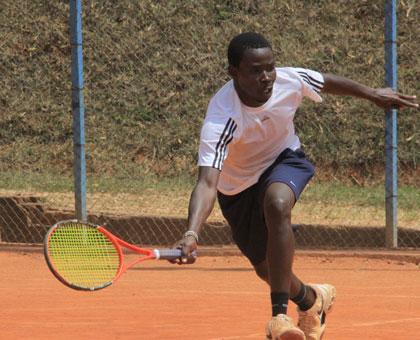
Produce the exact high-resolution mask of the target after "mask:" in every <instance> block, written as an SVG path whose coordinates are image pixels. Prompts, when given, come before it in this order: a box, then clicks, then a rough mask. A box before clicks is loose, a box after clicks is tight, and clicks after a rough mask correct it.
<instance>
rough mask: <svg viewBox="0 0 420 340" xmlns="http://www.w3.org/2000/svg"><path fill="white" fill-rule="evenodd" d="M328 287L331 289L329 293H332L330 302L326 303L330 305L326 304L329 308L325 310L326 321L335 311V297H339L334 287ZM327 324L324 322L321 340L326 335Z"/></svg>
mask: <svg viewBox="0 0 420 340" xmlns="http://www.w3.org/2000/svg"><path fill="white" fill-rule="evenodd" d="M328 286H329V287H330V289H329V291H330V292H331V294H330V300H329V301H326V302H328V304H327V303H326V305H327V308H325V309H324V313H325V317H324V319H326V317H327V315H328V314H330V313H331V311H332V309H333V305H334V300H335V297H336V295H337V290H336V289H335V287H334V286H332V285H328ZM325 322H326V321H325V320H324V325H323V326H322V333H321V335H320V337H319V339H320V340H322V338H323V337H324V334H325V326H326V324H325Z"/></svg>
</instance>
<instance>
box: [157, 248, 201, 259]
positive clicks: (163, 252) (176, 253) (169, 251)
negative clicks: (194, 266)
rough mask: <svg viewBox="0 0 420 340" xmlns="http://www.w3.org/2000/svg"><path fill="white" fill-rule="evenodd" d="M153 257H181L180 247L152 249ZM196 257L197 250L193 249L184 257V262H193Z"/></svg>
mask: <svg viewBox="0 0 420 340" xmlns="http://www.w3.org/2000/svg"><path fill="white" fill-rule="evenodd" d="M153 252H154V254H155V257H156V259H157V260H177V259H180V258H181V257H182V251H181V249H177V248H161V249H153ZM196 258H197V252H196V251H193V253H192V254H191V255H190V256H188V257H187V258H186V262H185V263H193V262H195V259H196Z"/></svg>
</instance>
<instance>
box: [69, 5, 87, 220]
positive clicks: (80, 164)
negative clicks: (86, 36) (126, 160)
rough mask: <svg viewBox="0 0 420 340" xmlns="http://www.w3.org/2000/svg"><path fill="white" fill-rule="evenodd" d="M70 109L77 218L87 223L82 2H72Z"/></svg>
mask: <svg viewBox="0 0 420 340" xmlns="http://www.w3.org/2000/svg"><path fill="white" fill-rule="evenodd" d="M70 40H71V80H72V96H71V107H72V115H73V148H74V163H73V167H74V193H75V208H76V218H77V219H79V220H82V221H86V219H87V212H86V159H85V122H84V119H85V112H84V111H85V109H84V100H83V50H82V6H81V0H70Z"/></svg>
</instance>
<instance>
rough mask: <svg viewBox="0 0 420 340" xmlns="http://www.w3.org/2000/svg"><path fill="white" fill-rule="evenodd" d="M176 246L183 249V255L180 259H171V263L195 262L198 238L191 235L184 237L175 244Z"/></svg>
mask: <svg viewBox="0 0 420 340" xmlns="http://www.w3.org/2000/svg"><path fill="white" fill-rule="evenodd" d="M175 248H178V249H181V251H182V257H181V258H180V259H176V260H171V261H169V262H171V263H177V264H191V263H194V262H195V258H196V257H195V256H194V254H193V252H194V251H196V250H197V240H196V239H195V237H193V236H191V235H184V237H183V238H182V239H181V240H180V241H179V242H178V243H177V244H176V245H175Z"/></svg>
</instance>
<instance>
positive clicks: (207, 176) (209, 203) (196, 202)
mask: <svg viewBox="0 0 420 340" xmlns="http://www.w3.org/2000/svg"><path fill="white" fill-rule="evenodd" d="M219 175H220V170H218V169H215V168H212V167H208V166H201V167H199V170H198V179H197V183H196V185H195V187H194V190H193V191H192V193H191V198H190V203H189V207H188V231H187V232H186V233H185V234H184V237H183V238H182V240H181V241H180V242H179V244H178V246H179V247H182V252H183V254H185V255H186V256H187V255H190V254H191V253H192V252H193V251H194V250H195V249H197V243H198V234H199V232H200V229H201V227H202V225H203V223H204V222H205V221H206V219H207V218H208V217H209V215H210V213H211V211H212V210H213V207H214V202H215V200H216V195H217V182H218V180H219ZM181 263H182V261H181Z"/></svg>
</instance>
